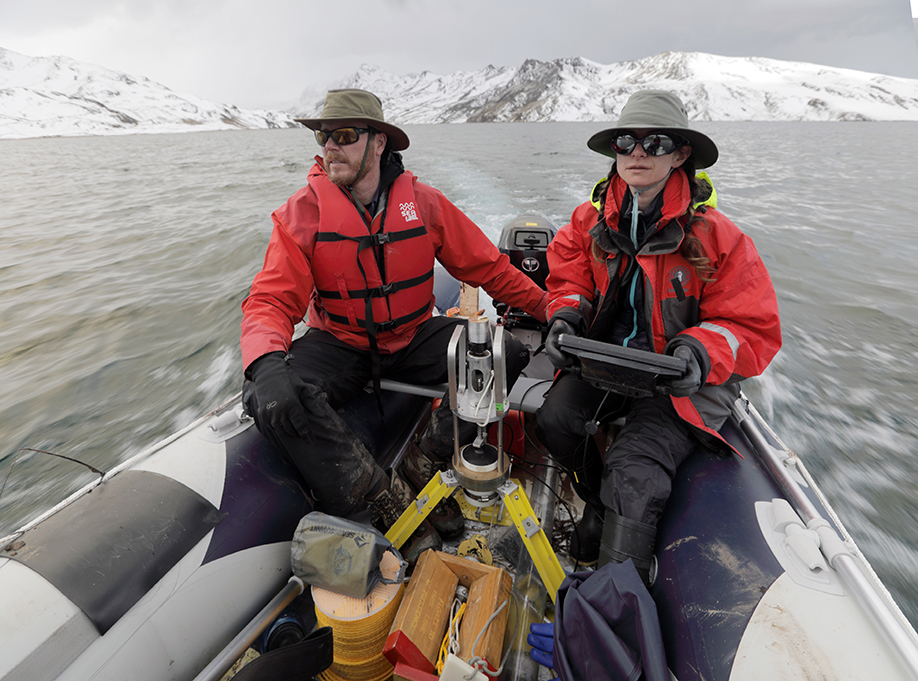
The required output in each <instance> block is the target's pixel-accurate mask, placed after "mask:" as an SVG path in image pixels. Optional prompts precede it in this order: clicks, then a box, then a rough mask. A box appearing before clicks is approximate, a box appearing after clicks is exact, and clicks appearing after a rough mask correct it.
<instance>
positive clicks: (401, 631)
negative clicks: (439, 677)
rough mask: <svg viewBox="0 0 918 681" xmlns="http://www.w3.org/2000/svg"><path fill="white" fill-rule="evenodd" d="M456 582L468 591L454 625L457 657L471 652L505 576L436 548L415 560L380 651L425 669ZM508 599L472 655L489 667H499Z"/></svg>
mask: <svg viewBox="0 0 918 681" xmlns="http://www.w3.org/2000/svg"><path fill="white" fill-rule="evenodd" d="M458 584H461V585H462V586H464V587H466V588H467V589H468V590H469V600H468V606H467V607H466V611H465V615H464V616H463V618H462V624H461V625H460V627H459V646H460V647H459V657H460V658H462V659H464V660H467V659H468V658H470V657H471V656H472V652H471V651H472V645H473V644H474V643H475V639H476V638H477V637H478V635H479V633H481V630H482V628H483V627H484V625H485V623H486V622H487V621H488V618H489V617H491V615H492V614H493V613H494V612H495V611H496V610H497V609H498V608H499V607H500V606H501V604H502V603H503V602H504V601H506V600H507V599H509V598H510V586H511V579H510V575H509V574H508V573H507V572H506V571H505V570H502V569H501V568H498V567H493V566H490V565H482V564H481V563H478V562H475V561H471V560H467V559H465V558H458V557H456V556H453V555H450V554H448V553H443V552H441V551H426V552H425V553H424V554H422V555H421V557H420V558H419V559H418V563H417V566H416V567H415V569H414V573H413V574H412V576H411V581H410V582H409V583H408V590H407V591H406V592H405V597H404V599H403V600H402V604H401V606H400V607H399V610H398V613H396V615H395V621H394V622H393V623H392V628H391V629H390V630H389V636H388V638H387V639H386V644H385V646H384V647H383V655H385V657H386V659H387V660H389V662H390V663H391V664H392V665H397V664H399V663H401V664H404V665H407V666H409V667H413V668H415V669H418V670H420V671H423V672H428V673H431V672H433V671H434V665H435V664H436V662H437V655H438V653H439V651H440V644H441V643H442V642H443V637H444V636H445V635H446V627H447V626H448V625H449V621H448V620H449V612H450V607H451V606H452V603H453V597H454V596H455V593H456V586H457V585H458ZM510 607H511V604H509V603H508V604H507V606H505V607H504V608H503V610H501V611H500V613H499V614H498V615H497V617H495V618H494V621H493V622H491V624H490V626H489V627H488V630H487V631H486V632H485V633H484V635H482V637H481V639H480V640H479V642H478V647H477V648H476V649H475V654H476V655H478V656H479V657H481V658H483V659H485V660H487V662H488V664H489V666H490V667H491V669H492V670H496V669H497V668H498V667H499V666H500V655H501V648H502V646H503V640H504V629H505V628H506V626H507V617H508V615H509V610H510Z"/></svg>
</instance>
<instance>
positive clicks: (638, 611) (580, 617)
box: [554, 560, 670, 681]
mask: <svg viewBox="0 0 918 681" xmlns="http://www.w3.org/2000/svg"><path fill="white" fill-rule="evenodd" d="M554 664H555V672H556V673H557V674H558V675H559V677H560V678H561V680H562V681H602V680H603V679H610V680H613V679H614V680H615V681H620V680H624V679H628V681H637V679H639V678H643V679H644V680H645V681H670V675H669V671H668V670H667V667H666V654H665V652H664V650H663V638H662V635H661V634H660V621H659V619H658V617H657V608H656V604H655V603H654V602H653V599H652V598H651V597H650V593H649V592H648V591H647V588H646V587H645V586H644V584H643V582H642V581H641V578H640V577H639V576H638V574H637V571H636V570H635V569H634V565H633V564H632V563H631V561H630V560H628V561H625V562H624V563H609V564H608V565H606V566H605V567H603V568H601V569H599V570H596V571H595V572H575V573H573V574H570V575H568V576H567V577H566V578H565V580H564V582H563V583H562V584H561V588H560V589H559V590H558V600H557V605H556V607H555V651H554ZM642 674H643V677H642V676H641V675H642Z"/></svg>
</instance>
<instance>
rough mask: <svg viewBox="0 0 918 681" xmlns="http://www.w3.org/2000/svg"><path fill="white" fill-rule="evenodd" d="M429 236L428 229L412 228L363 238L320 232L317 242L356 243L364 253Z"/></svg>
mask: <svg viewBox="0 0 918 681" xmlns="http://www.w3.org/2000/svg"><path fill="white" fill-rule="evenodd" d="M425 234H427V228H426V227H424V226H423V225H421V226H420V227H412V228H411V229H403V230H401V231H399V232H377V233H376V234H364V235H363V236H349V235H347V234H341V233H340V232H319V233H318V234H316V241H356V242H357V250H358V251H362V250H363V249H364V248H369V247H370V246H379V245H380V244H394V243H397V242H399V241H405V240H406V239H414V238H416V237H419V236H424V235H425Z"/></svg>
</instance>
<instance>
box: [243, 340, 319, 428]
mask: <svg viewBox="0 0 918 681" xmlns="http://www.w3.org/2000/svg"><path fill="white" fill-rule="evenodd" d="M249 375H250V376H251V377H252V381H254V383H255V400H256V403H257V405H258V422H259V423H260V424H263V425H264V426H266V427H268V428H270V429H271V430H273V431H275V432H278V433H281V434H284V435H288V436H290V437H305V436H306V434H307V433H308V432H309V422H308V421H307V420H306V411H305V410H304V409H303V405H302V404H301V403H300V399H299V397H298V396H297V390H296V387H295V385H294V384H295V383H301V381H300V379H299V378H297V377H296V376H294V375H293V374H292V373H290V370H289V369H288V368H287V362H286V361H284V353H283V352H269V353H268V354H266V355H262V356H261V357H259V358H258V359H256V360H255V361H254V362H252V365H251V366H250V367H249Z"/></svg>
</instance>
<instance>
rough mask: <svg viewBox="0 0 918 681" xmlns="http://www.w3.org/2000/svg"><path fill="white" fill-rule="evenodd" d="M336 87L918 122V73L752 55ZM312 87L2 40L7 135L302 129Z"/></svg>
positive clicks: (408, 112) (571, 116) (550, 108)
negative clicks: (243, 105) (226, 95)
mask: <svg viewBox="0 0 918 681" xmlns="http://www.w3.org/2000/svg"><path fill="white" fill-rule="evenodd" d="M334 87H357V88H363V89H366V90H370V91H371V92H375V93H376V94H377V95H379V96H380V98H381V99H382V100H383V103H384V105H385V111H386V118H387V119H388V120H390V121H392V122H395V123H402V124H405V123H462V122H514V121H611V120H615V119H616V118H617V117H618V115H619V112H620V110H621V107H622V105H623V104H624V103H625V102H626V101H627V99H628V96H629V95H630V94H631V93H632V92H634V91H635V90H640V89H644V88H652V87H653V88H657V87H658V88H665V89H668V90H674V91H675V92H677V93H678V94H679V95H680V96H681V97H682V99H683V101H684V102H685V103H686V107H687V108H688V112H689V117H690V118H692V119H694V120H706V121H892V120H908V121H915V120H918V80H916V79H909V78H896V77H892V76H883V75H878V74H872V73H864V72H861V71H853V70H850V69H838V68H832V67H828V66H817V65H814V64H806V63H802V62H787V61H778V60H774V59H761V58H756V57H719V56H715V55H711V54H704V53H700V52H665V53H663V54H659V55H656V56H653V57H647V58H645V59H639V60H635V61H625V62H617V63H614V64H607V65H606V64H599V63H596V62H592V61H589V60H587V59H583V58H580V57H575V58H569V59H555V60H552V61H538V60H535V59H528V60H526V61H525V62H523V64H522V65H521V66H519V67H509V66H500V67H497V66H487V67H485V68H482V69H479V70H477V71H456V72H455V73H451V74H449V75H445V76H440V75H436V74H433V73H430V72H429V71H424V72H422V73H420V74H409V75H407V76H398V75H395V74H392V73H389V72H387V71H384V70H382V69H380V68H378V67H376V66H369V65H365V66H362V67H361V68H360V70H358V72H357V73H355V74H354V75H353V76H351V77H349V78H347V79H345V80H343V81H341V82H339V83H337V84H335V85H334ZM324 99H325V92H324V90H322V91H317V90H316V89H315V88H311V89H308V90H306V91H305V92H304V93H303V95H302V96H301V98H300V101H299V103H298V104H296V105H294V106H292V107H291V109H290V110H289V111H264V110H258V111H253V110H246V109H239V108H237V107H235V106H232V105H227V104H218V103H215V102H211V101H208V100H205V99H202V98H200V97H195V96H193V95H184V94H177V93H175V92H173V91H172V90H170V89H169V88H167V87H165V86H164V85H161V84H159V83H156V82H154V81H151V80H149V79H147V78H143V77H135V76H130V75H127V74H124V73H119V72H117V71H111V70H109V69H105V68H102V67H99V66H94V65H91V64H86V63H83V62H78V61H76V60H73V59H69V58H67V57H35V58H33V57H27V56H24V55H21V54H18V53H16V52H12V51H10V50H6V49H3V48H2V47H0V139H4V138H6V139H11V138H23V137H48V136H63V135H102V134H126V133H156V132H184V131H192V130H232V129H240V128H288V127H295V126H296V123H294V122H293V120H292V119H293V118H294V117H306V118H311V117H315V116H318V115H319V114H320V112H321V110H322V103H323V101H324Z"/></svg>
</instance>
